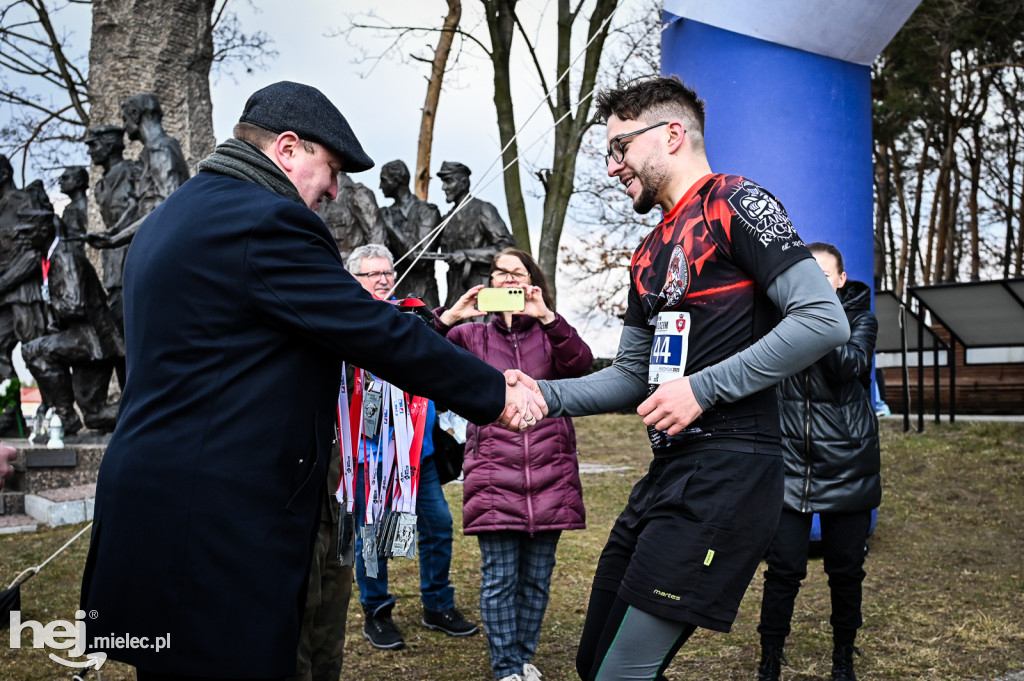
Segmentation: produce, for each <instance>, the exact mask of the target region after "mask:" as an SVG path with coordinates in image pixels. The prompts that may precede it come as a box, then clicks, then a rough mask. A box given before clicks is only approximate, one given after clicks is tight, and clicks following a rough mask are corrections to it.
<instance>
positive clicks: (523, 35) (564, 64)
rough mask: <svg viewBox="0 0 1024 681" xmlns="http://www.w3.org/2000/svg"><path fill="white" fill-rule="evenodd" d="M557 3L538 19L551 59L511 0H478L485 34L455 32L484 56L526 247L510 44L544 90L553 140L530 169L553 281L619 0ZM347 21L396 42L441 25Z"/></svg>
mask: <svg viewBox="0 0 1024 681" xmlns="http://www.w3.org/2000/svg"><path fill="white" fill-rule="evenodd" d="M556 5H557V7H556V13H555V16H554V17H553V18H552V19H548V18H547V17H546V16H545V17H542V18H541V21H542V22H547V21H553V23H554V26H555V28H556V45H555V60H554V64H550V63H548V64H545V63H544V62H543V60H542V58H541V55H540V52H539V51H538V49H537V44H536V41H535V40H534V38H532V37H531V29H530V27H529V26H527V25H526V24H525V23H524V22H523V21H522V20H521V17H519V16H518V15H517V13H516V6H517V0H479V4H478V8H479V9H480V10H482V12H483V17H484V22H485V25H486V28H487V37H486V38H482V37H480V36H477V35H475V34H474V32H473V31H471V30H467V29H465V28H462V27H460V28H459V29H458V30H457V31H455V36H456V38H457V39H458V40H459V41H460V43H462V46H472V47H473V49H477V50H480V51H482V52H483V53H484V55H485V56H486V57H487V59H488V60H489V61H490V62H491V67H492V77H493V85H494V106H495V113H496V118H497V123H498V135H499V139H500V141H501V144H502V163H503V167H504V172H503V176H502V177H503V180H504V187H505V200H506V204H507V208H508V214H509V222H510V223H511V228H512V234H513V236H514V237H515V239H516V242H517V243H518V244H519V245H520V247H521V248H524V249H526V250H530V243H531V239H530V229H529V225H528V224H527V218H526V204H525V201H524V198H523V192H524V189H523V185H522V180H521V176H520V165H519V164H520V159H519V146H518V143H517V138H516V132H517V127H516V102H515V99H514V97H513V95H512V81H511V75H510V74H511V69H510V66H511V59H512V54H513V52H514V51H515V50H517V49H523V50H525V52H526V55H527V57H528V59H529V60H530V63H531V64H532V65H533V66H534V71H535V76H536V78H537V83H538V84H539V87H540V88H541V89H542V91H543V92H544V93H545V95H544V102H543V104H544V106H546V108H547V110H548V112H549V114H550V116H551V120H552V123H553V125H554V143H553V145H552V153H551V161H550V164H549V165H547V166H546V167H538V168H534V169H532V174H533V175H534V177H536V178H537V180H538V181H539V183H540V187H541V191H542V193H543V196H544V222H543V224H542V225H541V231H540V239H539V242H540V250H539V253H538V258H537V259H538V261H539V262H540V265H541V267H542V268H543V269H544V271H545V274H547V275H548V277H549V280H550V281H552V282H554V280H555V277H554V274H555V269H556V267H557V264H558V247H559V242H560V240H561V235H562V228H563V225H564V223H565V218H566V213H567V211H568V206H569V201H570V199H571V198H572V195H573V187H574V180H575V172H576V157H577V154H578V152H579V150H580V146H581V144H582V142H583V138H584V135H585V133H586V131H587V129H589V128H590V126H591V125H593V123H594V121H593V119H592V117H591V114H590V109H591V95H592V92H593V89H594V86H595V84H596V82H597V74H598V70H599V66H600V63H601V55H602V53H603V52H604V48H605V41H606V40H607V38H608V35H609V31H610V30H611V29H610V26H611V17H612V14H613V12H614V11H615V9H616V7H617V6H618V5H619V0H575V4H574V3H573V2H570V0H558V2H557V3H556ZM463 23H465V22H463ZM582 27H585V41H586V47H585V48H583V50H582V54H581V55H579V57H578V58H577V60H579V61H581V62H582V63H581V65H580V66H574V64H575V63H576V62H577V60H574V58H573V54H574V52H573V50H574V44H575V45H578V42H577V43H574V35H576V37H577V38H578V37H579V36H578V33H579V32H580V29H581V28H582ZM352 28H354V29H371V30H374V31H376V32H379V33H390V34H391V35H396V36H398V39H396V43H397V42H398V40H400V39H401V38H404V37H407V36H411V35H420V34H424V33H428V34H429V33H436V32H445V31H446V29H444V28H441V29H438V28H436V27H430V26H403V25H394V24H389V23H387V22H384V21H380V20H377V21H375V22H368V21H354V22H352ZM462 46H460V50H461V49H462ZM577 49H578V48H577ZM573 80H575V81H576V86H575V87H573V86H572V83H573Z"/></svg>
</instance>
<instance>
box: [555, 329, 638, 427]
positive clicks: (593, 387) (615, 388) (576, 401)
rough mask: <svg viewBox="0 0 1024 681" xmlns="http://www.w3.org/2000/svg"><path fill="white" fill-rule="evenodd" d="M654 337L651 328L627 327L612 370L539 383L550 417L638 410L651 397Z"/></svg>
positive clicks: (609, 368) (620, 341)
mask: <svg viewBox="0 0 1024 681" xmlns="http://www.w3.org/2000/svg"><path fill="white" fill-rule="evenodd" d="M653 338H654V332H653V331H651V330H649V329H640V328H637V327H634V326H624V327H622V335H621V336H620V337H619V350H618V352H617V353H616V354H615V360H614V361H613V362H612V365H611V366H610V367H608V368H606V369H602V370H601V371H598V372H595V373H593V374H589V375H587V376H581V377H579V378H566V379H561V380H558V381H538V383H539V384H540V390H541V392H542V393H543V394H544V400H545V401H546V402H547V403H548V416H586V415H588V414H604V413H606V412H609V411H618V410H620V409H626V408H629V407H636V406H637V405H638V404H640V402H642V401H643V400H644V398H645V397H647V368H648V363H649V361H650V358H651V342H652V340H653Z"/></svg>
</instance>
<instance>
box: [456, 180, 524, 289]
mask: <svg viewBox="0 0 1024 681" xmlns="http://www.w3.org/2000/svg"><path fill="white" fill-rule="evenodd" d="M470 173H471V171H470V169H469V168H468V167H466V166H465V165H463V164H461V163H456V162H453V161H445V162H444V163H442V164H441V169H440V170H439V171H438V172H437V176H438V177H439V178H441V188H442V189H443V190H444V195H445V198H446V199H448V202H449V203H451V204H453V206H452V210H451V211H449V212H448V213H447V214H446V215H445V218H447V217H448V216H451V220H450V221H449V222H448V225H447V226H446V227H445V228H444V231H442V232H441V236H440V237H439V241H440V246H441V252H442V254H443V255H444V260H445V262H447V263H448V298H447V301H446V305H447V306H448V307H451V306H453V305H454V304H455V303H456V302H457V301H458V300H459V298H461V297H462V294H463V293H465V292H466V291H467V290H468V289H470V288H472V287H473V286H476V285H477V284H487V283H488V282H489V280H490V274H491V259H492V258H493V257H494V254H495V253H497V252H498V251H500V250H501V249H503V248H509V247H512V246H515V245H516V242H515V240H514V239H513V238H512V233H511V232H509V230H508V227H507V226H506V225H505V222H504V221H503V220H502V219H501V215H499V214H498V209H497V208H495V207H494V204H491V203H488V202H486V201H482V200H480V199H478V198H475V197H474V198H470V199H468V200H467V197H468V196H469V175H470ZM463 203H465V205H462V204H463ZM460 205H461V206H462V207H461V208H459V211H458V212H457V213H454V215H453V214H452V213H453V211H455V209H456V208H458V207H459V206H460Z"/></svg>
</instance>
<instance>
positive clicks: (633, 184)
mask: <svg viewBox="0 0 1024 681" xmlns="http://www.w3.org/2000/svg"><path fill="white" fill-rule="evenodd" d="M597 114H598V116H599V117H601V118H604V119H606V120H607V138H608V150H607V162H608V175H609V176H611V177H614V178H618V180H619V182H620V183H621V184H622V186H623V188H624V189H625V192H626V195H627V196H628V197H629V198H630V199H631V200H632V201H633V208H634V210H636V212H638V213H641V214H643V213H647V212H649V211H650V210H651V209H652V208H654V207H655V206H658V207H660V208H661V210H662V213H663V217H662V220H661V223H660V224H659V225H658V226H657V227H656V228H655V229H654V230H653V231H652V232H651V233H650V234H649V235H648V236H647V237H646V238H645V239H644V240H643V241H642V242H641V244H640V246H639V247H638V248H637V249H636V251H635V253H634V254H633V258H632V261H631V262H630V286H629V297H628V307H627V312H626V316H625V320H624V326H623V329H622V336H621V339H620V342H619V351H618V354H617V356H616V358H615V361H614V363H613V364H612V366H611V367H609V368H607V369H605V370H603V371H601V372H598V373H595V374H591V375H589V376H585V377H582V378H578V379H569V380H562V381H540V382H539V383H540V388H541V390H542V392H543V394H544V397H545V399H546V400H547V403H548V405H549V407H550V415H551V416H578V415H585V414H594V413H602V412H607V411H613V410H620V409H623V408H627V407H636V406H637V405H639V407H637V412H638V413H639V414H640V415H641V416H642V417H643V420H644V423H645V424H646V425H647V427H648V435H649V437H650V440H651V448H652V452H653V454H654V460H653V461H652V463H651V466H650V469H649V471H648V473H647V475H646V476H644V477H643V478H642V479H641V480H640V481H639V482H638V483H637V485H636V486H635V487H634V489H633V492H632V494H631V495H630V498H629V501H628V502H627V505H626V507H625V509H624V510H623V511H622V513H621V514H620V515H619V518H618V520H617V521H616V523H615V525H614V527H613V529H612V531H611V535H610V537H609V539H608V543H607V544H606V545H605V549H604V551H603V553H602V555H601V558H600V560H599V562H598V566H597V570H596V574H595V576H594V582H593V587H592V590H591V598H590V605H589V608H588V610H587V619H586V623H585V625H584V629H583V635H582V637H581V641H580V648H579V651H578V654H577V658H576V668H577V671H578V672H579V674H580V677H581V678H582V679H584V681H609V680H611V679H621V678H626V677H627V676H628V677H629V678H646V679H654V678H663V677H662V675H663V673H664V671H665V669H666V668H667V667H668V665H669V663H670V662H671V660H672V658H673V656H674V655H675V654H676V652H677V651H678V650H679V648H680V647H681V646H682V645H683V644H684V643H685V642H686V640H687V639H688V638H689V636H690V635H691V634H692V633H693V632H694V631H695V630H696V628H697V627H704V628H706V629H711V630H714V631H729V629H730V628H731V626H732V622H733V620H734V619H735V617H736V612H737V609H738V607H739V603H740V600H741V599H742V597H743V593H744V591H745V590H746V587H747V585H748V584H749V582H750V579H751V577H752V576H753V574H754V572H755V570H756V568H757V565H758V563H759V561H760V560H761V557H762V556H763V555H764V552H765V549H766V548H767V546H768V544H769V542H770V541H771V539H772V536H773V534H774V532H775V527H776V524H777V522H778V516H779V513H780V509H781V504H782V492H783V489H782V482H783V475H782V465H783V464H782V455H781V443H780V436H779V415H778V403H777V400H776V396H775V384H776V383H777V382H778V381H779V380H780V379H782V378H784V377H785V376H788V375H790V374H793V373H795V372H797V371H799V370H800V369H802V368H804V367H806V366H807V365H808V364H810V363H811V362H813V361H814V360H816V359H817V358H818V357H820V356H821V355H823V354H824V353H825V352H827V351H829V350H831V349H832V348H834V347H836V346H837V345H840V344H842V343H844V342H845V341H846V339H847V338H848V337H849V333H850V330H849V325H848V323H847V321H846V316H845V314H844V313H843V310H842V307H841V306H840V305H839V301H838V299H837V298H836V296H835V294H834V293H833V291H832V289H831V287H830V286H829V283H828V281H827V280H826V279H825V278H824V277H823V276H822V275H821V272H820V268H818V267H817V265H816V263H815V261H814V259H813V258H812V256H811V254H810V252H809V251H808V250H807V248H806V247H805V246H804V244H803V242H802V241H801V240H800V237H799V236H797V233H796V231H795V230H794V229H793V226H792V224H791V222H790V220H789V217H788V216H787V215H786V212H785V210H784V209H783V208H782V205H781V204H780V203H779V202H778V201H777V200H776V199H775V198H774V197H773V196H772V195H771V194H770V193H769V192H768V191H767V190H765V189H763V188H762V187H760V186H759V185H757V184H756V183H754V182H752V181H750V180H748V179H746V178H743V177H739V176H736V175H721V174H716V173H712V171H711V168H710V166H709V164H708V160H707V157H706V155H705V149H704V102H703V101H702V100H700V99H698V97H697V93H696V92H694V90H693V89H691V88H689V87H687V86H686V85H684V84H683V83H682V82H681V81H680V80H679V79H678V78H676V77H668V78H651V79H646V80H642V81H637V82H634V83H631V84H629V85H628V86H626V87H623V88H621V89H613V90H609V91H605V92H602V93H600V94H599V95H598V97H597ZM780 313H781V314H780ZM780 317H781V319H780ZM519 378H520V379H521V380H524V381H526V382H527V383H528V384H529V385H532V384H533V382H532V380H531V379H527V378H525V377H519ZM626 669H629V670H630V675H627V674H626V671H625V670H626Z"/></svg>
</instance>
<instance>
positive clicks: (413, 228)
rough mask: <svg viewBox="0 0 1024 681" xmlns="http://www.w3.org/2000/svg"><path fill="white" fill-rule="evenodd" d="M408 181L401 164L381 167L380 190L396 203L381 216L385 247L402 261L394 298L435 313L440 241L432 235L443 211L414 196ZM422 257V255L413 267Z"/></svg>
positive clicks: (386, 164)
mask: <svg viewBox="0 0 1024 681" xmlns="http://www.w3.org/2000/svg"><path fill="white" fill-rule="evenodd" d="M409 180H410V175H409V168H408V166H406V165H405V163H403V162H402V161H391V162H389V163H385V164H384V165H383V166H382V167H381V169H380V190H381V192H383V194H384V196H386V197H388V198H389V199H394V203H392V204H391V205H390V206H384V207H383V208H381V210H380V212H381V216H382V217H383V218H384V230H385V234H386V237H387V241H386V245H387V247H388V249H389V250H390V251H391V252H392V253H394V254H395V256H396V257H397V258H398V259H400V260H401V263H399V264H398V266H397V268H396V269H398V270H399V277H400V278H401V281H400V282H399V283H398V285H397V287H396V290H395V295H396V296H397V297H399V298H407V297H410V296H413V297H416V298H419V299H420V300H422V301H423V302H424V303H426V304H427V307H428V308H430V309H431V310H432V309H434V308H435V307H437V306H438V305H440V300H439V298H438V293H437V276H436V274H435V272H434V261H435V260H436V259H437V243H438V239H437V238H436V237H435V236H434V235H431V232H432V231H433V230H434V228H436V227H437V225H438V223H440V222H441V211H439V210H438V209H437V206H435V205H434V204H432V203H427V202H426V201H423V200H421V199H420V198H419V197H417V196H416V195H415V194H413V193H412V191H410V190H409ZM428 236H429V237H431V238H429V239H428ZM425 239H426V240H425ZM428 244H429V245H428ZM425 250H426V252H424V251H425ZM420 253H423V255H422V256H421V257H420V259H419V260H418V261H417V262H416V264H415V265H413V264H412V263H413V261H414V260H415V259H416V256H417V255H419V254H420Z"/></svg>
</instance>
